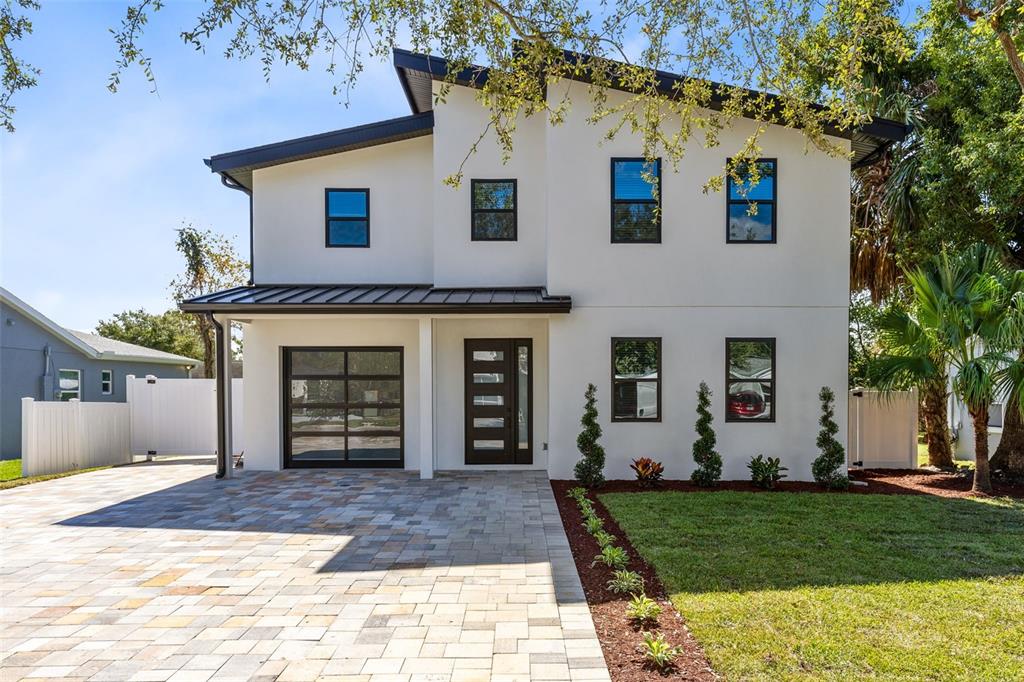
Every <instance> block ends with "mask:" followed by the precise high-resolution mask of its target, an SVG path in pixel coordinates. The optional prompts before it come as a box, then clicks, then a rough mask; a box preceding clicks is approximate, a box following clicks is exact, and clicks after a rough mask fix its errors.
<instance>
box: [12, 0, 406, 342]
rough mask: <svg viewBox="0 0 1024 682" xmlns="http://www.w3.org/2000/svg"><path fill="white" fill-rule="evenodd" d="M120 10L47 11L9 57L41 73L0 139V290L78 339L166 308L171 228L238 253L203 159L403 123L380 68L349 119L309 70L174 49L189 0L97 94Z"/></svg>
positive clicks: (223, 196)
mask: <svg viewBox="0 0 1024 682" xmlns="http://www.w3.org/2000/svg"><path fill="white" fill-rule="evenodd" d="M125 4H126V3H125V2H124V1H123V0H117V1H110V2H52V1H48V2H44V3H43V7H42V10H41V11H40V12H38V13H35V15H34V17H33V23H34V32H33V34H32V35H31V36H29V38H28V39H27V40H26V41H24V43H23V44H22V45H21V47H20V49H21V52H22V54H23V55H24V57H25V59H27V60H28V61H29V62H31V63H32V64H34V65H35V66H37V67H38V68H40V69H42V75H41V76H40V78H39V85H38V86H37V87H36V88H33V89H32V90H29V91H27V92H22V93H19V94H18V95H17V97H16V100H15V102H14V104H15V105H16V106H17V108H18V111H17V114H16V119H15V125H16V126H17V131H16V132H15V133H14V134H13V135H10V134H7V133H0V284H2V285H3V286H4V287H6V288H7V289H9V290H11V291H12V292H13V293H14V294H15V295H17V296H18V297H20V298H21V299H23V300H24V301H25V302H27V303H29V304H30V305H32V306H34V307H35V308H36V309H38V310H40V311H41V312H42V313H44V314H45V315H48V316H49V317H51V318H52V319H54V320H55V321H56V322H57V323H58V324H61V325H63V326H66V327H71V328H73V329H83V330H91V329H92V328H93V327H94V326H95V325H96V323H97V322H98V321H99V320H101V319H105V318H109V317H110V316H111V315H112V314H113V313H116V312H119V311H122V310H126V309H130V308H145V309H147V310H149V311H151V312H160V311H163V310H166V309H167V308H168V307H170V306H171V301H170V298H169V296H168V284H169V282H170V280H171V279H172V278H173V277H174V276H175V275H176V274H177V273H178V271H179V269H180V261H179V256H178V253H177V252H176V251H175V250H174V237H175V234H174V230H175V229H176V228H177V227H179V226H180V225H181V223H182V221H188V222H192V223H194V224H196V225H198V226H201V227H209V228H212V229H214V230H216V231H218V232H220V233H222V234H225V235H227V236H229V237H233V238H234V240H235V244H236V247H237V249H238V251H239V253H240V254H241V255H242V256H243V258H244V257H247V255H248V204H247V200H246V198H245V196H244V195H243V194H242V193H240V192H235V191H232V190H229V189H227V188H225V187H223V186H222V185H221V184H220V182H219V179H218V177H217V176H216V175H214V174H212V173H210V172H209V170H208V169H207V168H206V166H205V165H204V164H203V159H204V158H206V157H209V156H210V155H211V154H216V153H219V152H225V151H231V150H234V149H239V148H243V147H248V146H252V145H257V144H265V143H267V142H273V141H277V140H282V139H287V138H291V137H297V136H301V135H309V134H312V133H318V132H323V131H326V130H334V129H337V128H344V127H347V126H350V125H357V124H360V123H365V122H368V121H373V120H378V119H382V118H390V117H393V116H402V115H405V114H408V113H409V109H408V105H407V104H406V101H405V97H404V96H403V94H402V89H401V87H400V86H399V84H398V81H397V79H396V77H395V73H394V69H393V68H392V67H391V65H390V63H385V64H381V63H378V62H372V63H371V62H368V63H367V65H366V66H367V70H366V71H365V72H364V73H363V75H362V76H361V78H360V81H359V84H358V85H357V87H356V89H355V90H354V92H353V93H352V95H351V98H350V102H349V106H348V107H347V108H346V107H345V105H344V103H342V102H341V101H340V98H339V97H336V96H334V95H332V94H331V87H332V85H333V81H332V79H331V77H330V76H329V75H328V74H326V73H325V72H324V71H323V70H322V69H311V70H310V71H309V72H301V71H299V70H297V69H294V68H291V67H282V68H278V69H276V70H275V71H274V73H273V74H272V76H271V81H270V83H269V84H268V83H266V82H265V81H264V79H263V75H262V72H261V68H260V64H259V63H258V62H257V61H249V62H239V61H228V60H225V59H224V58H223V57H222V56H221V55H220V53H219V52H215V51H214V52H208V53H207V54H205V55H204V54H201V53H197V52H195V51H194V50H192V49H191V48H189V47H187V46H186V45H185V44H184V43H182V41H181V39H180V38H179V37H178V34H179V32H180V31H181V30H182V29H185V28H190V25H189V23H188V22H189V19H190V18H193V17H194V16H195V15H196V14H197V13H198V11H199V9H200V4H199V3H197V2H171V3H168V5H167V7H165V9H163V10H162V11H160V12H159V13H157V14H155V15H153V16H152V17H151V20H150V26H149V28H148V29H147V38H146V43H145V44H146V46H147V48H148V51H149V53H150V55H151V56H152V57H153V62H154V70H155V72H156V78H157V88H158V94H153V93H151V90H152V86H151V85H150V84H149V83H148V82H147V81H146V80H145V78H144V77H143V76H142V75H141V73H139V72H137V71H136V70H133V71H131V72H129V73H128V74H126V76H125V77H124V78H122V85H121V88H120V90H119V91H118V92H117V93H116V94H111V93H109V92H108V91H107V89H106V83H107V77H108V75H109V74H110V72H111V70H112V68H113V63H114V58H115V46H114V42H113V39H112V37H111V35H110V33H109V32H108V30H107V29H108V28H110V27H114V26H117V25H119V22H120V18H121V14H122V13H123V11H124V7H125Z"/></svg>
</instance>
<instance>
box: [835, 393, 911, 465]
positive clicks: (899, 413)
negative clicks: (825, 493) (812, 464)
mask: <svg viewBox="0 0 1024 682" xmlns="http://www.w3.org/2000/svg"><path fill="white" fill-rule="evenodd" d="M917 407H918V401H917V389H912V390H910V391H896V392H892V393H882V392H879V391H868V390H861V389H857V390H853V391H850V418H849V441H848V447H847V461H848V462H849V463H850V464H853V463H856V462H860V463H861V464H860V466H862V467H864V468H865V469H916V468H917Z"/></svg>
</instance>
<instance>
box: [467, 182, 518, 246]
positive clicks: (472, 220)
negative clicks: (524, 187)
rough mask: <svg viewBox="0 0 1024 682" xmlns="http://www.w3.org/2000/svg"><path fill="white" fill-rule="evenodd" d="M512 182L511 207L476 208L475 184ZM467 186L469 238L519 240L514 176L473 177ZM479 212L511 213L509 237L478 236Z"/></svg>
mask: <svg viewBox="0 0 1024 682" xmlns="http://www.w3.org/2000/svg"><path fill="white" fill-rule="evenodd" d="M508 182H511V183H512V208H510V209H509V208H477V207H476V186H477V185H481V184H497V183H508ZM469 184H470V187H469V238H470V241H474V242H515V241H519V182H518V181H517V180H516V178H493V179H491V178H473V179H472V180H470V183H469ZM480 213H511V214H512V236H511V237H478V236H477V234H476V216H477V215H478V214H480Z"/></svg>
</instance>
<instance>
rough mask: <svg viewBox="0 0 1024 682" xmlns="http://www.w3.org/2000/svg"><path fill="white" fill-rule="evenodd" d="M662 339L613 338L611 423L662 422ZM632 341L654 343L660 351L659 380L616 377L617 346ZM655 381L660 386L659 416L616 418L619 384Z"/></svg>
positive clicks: (642, 337) (650, 337) (643, 337)
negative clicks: (616, 388)
mask: <svg viewBox="0 0 1024 682" xmlns="http://www.w3.org/2000/svg"><path fill="white" fill-rule="evenodd" d="M661 338H662V337H660V336H613V337H612V343H611V396H612V397H611V414H610V417H611V421H612V423H615V424H629V423H633V422H637V423H646V424H657V423H659V422H660V421H661V414H662V404H661V381H662V357H661ZM630 341H644V342H646V341H654V343H655V344H656V346H657V349H658V378H657V379H618V378H616V376H615V346H616V344H619V343H626V342H630ZM651 381H655V382H657V384H658V392H657V393H658V403H657V405H658V416H657V417H654V418H651V417H618V416H616V414H617V412H618V411H617V410H616V409H615V400H616V395H618V393H617V392H616V390H615V387H616V386H617V385H619V384H636V383H639V382H651Z"/></svg>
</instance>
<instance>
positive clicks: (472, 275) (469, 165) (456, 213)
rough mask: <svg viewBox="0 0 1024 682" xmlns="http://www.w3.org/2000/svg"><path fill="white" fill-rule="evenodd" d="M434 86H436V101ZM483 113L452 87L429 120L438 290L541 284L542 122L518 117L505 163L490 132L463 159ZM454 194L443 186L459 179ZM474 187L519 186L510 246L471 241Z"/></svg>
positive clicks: (470, 95)
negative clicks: (482, 183)
mask: <svg viewBox="0 0 1024 682" xmlns="http://www.w3.org/2000/svg"><path fill="white" fill-rule="evenodd" d="M438 87H439V85H438V84H436V83H435V84H434V89H435V94H436V91H437V88H438ZM487 123H488V111H487V110H486V109H484V108H483V106H481V104H480V103H479V102H477V100H476V91H475V90H472V89H470V88H464V87H453V88H452V89H451V90H450V91H449V93H448V95H447V98H446V101H445V102H444V103H442V104H438V105H437V107H436V109H435V112H434V174H433V195H434V282H435V284H437V285H438V286H473V285H479V284H487V285H491V286H514V285H531V286H536V285H539V284H544V276H545V263H544V259H545V243H546V236H547V235H546V229H545V228H546V216H545V213H544V209H545V205H546V198H545V195H546V189H545V175H544V134H545V120H544V117H543V116H533V117H530V118H526V117H521V118H520V120H519V121H518V122H517V124H516V135H515V142H514V144H515V148H514V152H513V154H512V158H510V159H509V160H508V161H507V163H502V158H501V156H502V153H501V149H500V148H499V146H498V144H497V139H496V137H495V135H494V133H493V132H488V134H487V135H486V136H485V137H484V138H483V140H481V141H480V143H479V146H478V148H477V151H476V153H475V154H473V155H471V156H470V157H469V158H468V159H467V158H466V153H467V152H468V151H469V149H470V146H471V145H472V144H473V143H474V142H475V141H476V139H477V137H478V136H479V135H480V134H481V133H482V132H484V131H485V130H486V129H487ZM464 160H465V165H463V166H462V172H463V181H462V183H461V185H460V186H459V188H458V189H454V188H452V187H450V186H448V185H445V184H444V179H445V178H446V177H448V176H450V175H452V174H454V173H457V172H458V171H459V167H460V165H462V163H463V161H464ZM473 178H476V179H479V180H507V179H515V180H516V181H517V194H518V238H517V240H516V241H514V242H486V241H476V242H475V241H472V239H471V233H470V206H471V202H470V187H471V180H472V179H473Z"/></svg>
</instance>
